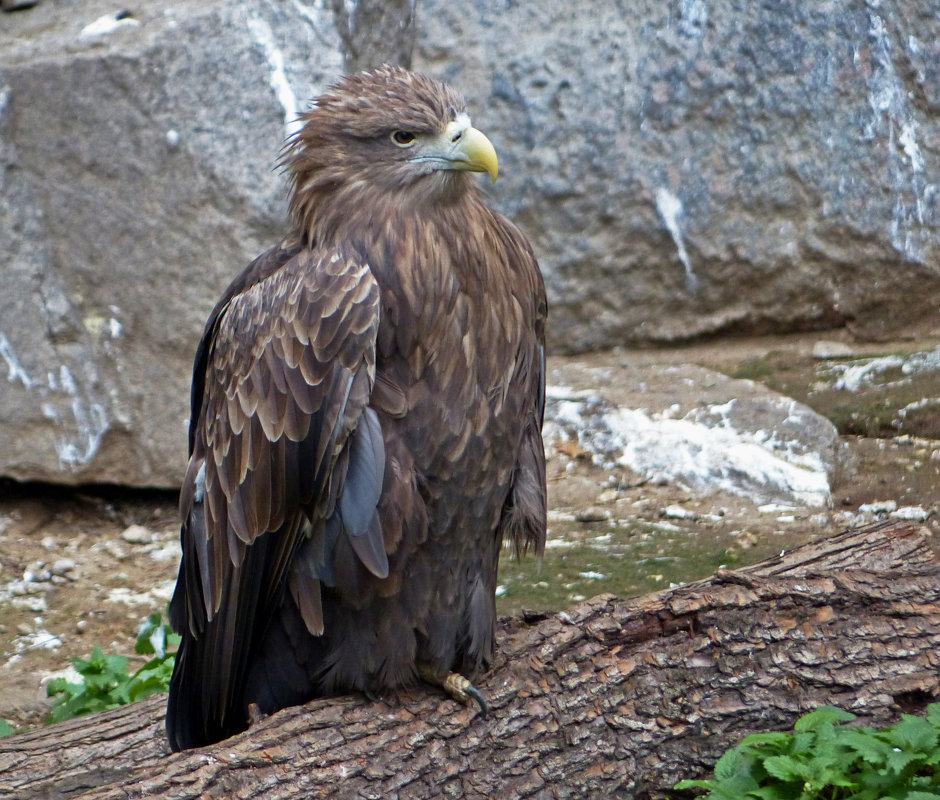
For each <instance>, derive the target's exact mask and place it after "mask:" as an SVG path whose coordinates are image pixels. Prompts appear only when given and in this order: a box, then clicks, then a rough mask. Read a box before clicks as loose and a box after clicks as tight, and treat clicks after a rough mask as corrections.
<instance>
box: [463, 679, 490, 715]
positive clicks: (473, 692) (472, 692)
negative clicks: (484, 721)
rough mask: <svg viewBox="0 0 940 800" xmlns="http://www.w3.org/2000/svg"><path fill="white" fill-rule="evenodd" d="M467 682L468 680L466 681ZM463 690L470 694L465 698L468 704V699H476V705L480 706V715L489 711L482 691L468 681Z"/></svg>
mask: <svg viewBox="0 0 940 800" xmlns="http://www.w3.org/2000/svg"><path fill="white" fill-rule="evenodd" d="M468 683H469V682H468ZM464 691H465V692H466V693H467V694H468V695H469V696H470V697H469V698H468V700H467V704H468V705H469V702H470V699H473V700H476V702H477V705H478V706H479V707H480V716H481V717H485V716H486V715H487V714H489V713H490V707H489V704H488V703H487V702H486V697H484V696H483V692H481V691H480V690H479V689H477V687H476V686H474V685H473V684H472V683H469V685H468V686H466V687H464Z"/></svg>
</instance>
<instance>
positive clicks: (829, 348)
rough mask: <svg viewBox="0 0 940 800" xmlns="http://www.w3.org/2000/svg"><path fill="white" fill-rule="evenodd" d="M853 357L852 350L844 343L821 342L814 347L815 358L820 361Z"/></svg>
mask: <svg viewBox="0 0 940 800" xmlns="http://www.w3.org/2000/svg"><path fill="white" fill-rule="evenodd" d="M853 355H854V353H853V351H852V348H851V347H849V346H848V345H847V344H845V343H844V342H831V341H826V340H820V341H818V342H816V344H814V345H813V358H818V359H820V360H824V359H828V358H851V357H852V356H853Z"/></svg>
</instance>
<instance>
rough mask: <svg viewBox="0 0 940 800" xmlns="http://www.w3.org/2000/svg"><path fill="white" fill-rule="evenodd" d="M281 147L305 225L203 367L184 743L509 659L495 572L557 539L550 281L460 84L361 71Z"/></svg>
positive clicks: (180, 627)
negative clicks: (501, 186)
mask: <svg viewBox="0 0 940 800" xmlns="http://www.w3.org/2000/svg"><path fill="white" fill-rule="evenodd" d="M300 120H301V123H302V124H301V126H300V128H299V129H298V131H297V132H296V133H295V134H294V135H293V136H292V137H290V138H288V140H287V142H286V143H285V146H284V150H283V151H282V156H281V162H280V163H281V165H282V167H283V168H284V170H285V171H286V173H287V175H288V178H289V184H290V190H289V191H290V196H289V200H290V205H289V207H290V216H291V220H292V226H291V232H290V234H289V235H288V236H287V238H285V239H284V240H283V241H281V242H280V244H278V245H277V246H275V247H273V248H272V249H270V250H268V251H267V252H265V253H263V254H262V255H261V256H259V257H258V258H257V259H255V260H254V261H253V262H252V263H251V264H250V265H249V266H248V267H247V268H246V269H245V270H244V271H243V272H242V273H241V274H240V275H239V276H238V277H237V278H235V279H234V280H233V281H232V283H231V284H230V285H229V287H228V288H227V289H226V290H225V292H224V294H223V295H222V298H221V299H220V300H219V302H218V303H217V304H216V306H215V308H214V309H213V310H212V313H211V314H210V316H209V319H208V321H207V323H206V326H205V330H204V333H203V336H202V339H201V341H200V343H199V346H198V349H197V352H196V356H195V364H194V368H193V380H192V394H191V409H190V410H191V418H190V425H189V462H188V467H187V469H186V473H185V476H184V480H183V484H182V488H181V490H180V517H181V520H182V528H181V535H180V540H181V545H182V559H181V563H180V570H179V575H178V578H177V583H176V589H175V592H174V594H173V598H172V600H171V603H170V620H171V623H172V625H173V627H174V628H175V629H176V631H177V632H178V633H179V634H180V635H181V643H180V646H179V650H178V652H177V656H176V663H175V667H174V671H173V677H172V681H171V684H170V693H169V700H168V704H167V716H166V727H167V733H168V738H169V742H170V745H171V747H172V748H173V749H174V750H182V749H186V748H191V747H197V746H201V745H205V744H210V743H212V742H216V741H220V740H222V739H224V738H227V737H229V736H231V735H233V734H235V733H237V732H239V731H241V730H244V729H246V728H247V727H248V726H249V723H250V722H251V721H252V720H254V719H257V718H258V716H264V715H267V714H270V713H273V712H274V711H276V710H278V709H280V708H284V707H287V706H291V705H298V704H301V703H304V702H306V701H308V700H310V699H312V698H315V697H323V696H330V695H335V694H340V693H349V692H361V693H363V694H365V695H366V696H367V697H375V696H376V694H377V693H381V692H384V691H387V690H390V689H393V688H395V687H399V686H404V685H409V684H418V683H420V682H425V683H427V684H431V685H435V686H439V687H442V688H443V689H445V690H446V691H448V692H449V693H450V694H451V695H452V696H453V697H455V698H457V699H458V700H462V701H463V702H465V703H471V702H472V701H473V700H476V701H477V702H478V703H479V704H480V706H481V709H482V711H483V713H485V712H486V702H485V698H484V697H483V696H482V694H481V693H480V692H478V691H477V690H476V688H475V687H474V686H473V684H472V681H473V680H474V679H475V678H477V677H478V676H479V675H480V674H481V673H482V672H483V671H485V670H486V669H487V667H488V665H489V663H490V662H491V659H492V656H493V650H494V636H495V619H496V616H495V590H496V580H497V564H498V560H499V554H500V551H501V548H502V546H503V543H504V542H506V543H508V544H511V545H512V546H514V548H515V549H516V551H517V553H519V554H521V553H524V552H525V551H527V550H530V549H531V550H534V551H535V552H536V553H537V554H539V555H541V552H542V551H543V548H544V544H545V526H546V500H545V454H544V449H543V444H542V434H541V427H542V417H543V409H544V402H545V388H544V387H545V322H546V314H547V304H546V297H545V288H544V284H543V281H542V276H541V273H540V271H539V267H538V263H537V261H536V258H535V255H534V253H533V250H532V247H531V245H530V244H529V242H528V241H527V239H526V237H525V236H524V235H523V234H522V233H521V232H520V230H519V229H518V228H517V227H516V226H515V225H514V224H513V223H511V222H510V221H509V220H507V219H506V218H504V217H503V216H501V215H499V214H497V213H495V212H493V211H492V210H490V209H489V208H488V207H487V206H486V204H485V203H484V201H483V195H482V192H481V189H480V187H479V186H478V179H477V177H476V176H475V175H474V173H484V172H485V173H488V174H489V176H490V177H491V179H492V180H493V181H495V180H496V175H497V156H496V152H495V150H494V148H493V145H492V144H491V143H490V141H489V139H487V137H486V136H485V135H484V134H483V133H481V132H480V131H479V130H477V129H476V128H474V127H473V126H472V125H471V121H470V117H469V115H468V113H467V107H466V104H465V102H464V100H463V99H462V97H461V96H460V95H459V94H458V93H457V92H455V91H454V90H453V89H451V88H450V87H449V86H447V85H445V84H443V83H441V82H439V81H437V80H435V79H432V78H429V77H426V76H423V75H419V74H416V73H413V72H411V71H408V70H405V69H403V68H399V67H388V66H385V67H382V68H379V69H376V70H373V71H369V72H363V73H358V74H355V75H350V76H346V77H344V78H342V79H341V80H339V82H337V83H336V84H335V85H333V86H331V87H330V88H329V89H327V91H326V92H325V93H324V94H323V95H322V96H320V97H319V98H317V99H316V100H314V102H313V103H312V105H311V108H310V110H309V111H308V112H307V113H305V114H304V115H302V116H301V118H300Z"/></svg>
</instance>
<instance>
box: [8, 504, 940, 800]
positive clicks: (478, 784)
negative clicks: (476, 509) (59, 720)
mask: <svg viewBox="0 0 940 800" xmlns="http://www.w3.org/2000/svg"><path fill="white" fill-rule="evenodd" d="M500 628H501V630H500V635H499V643H498V657H497V661H496V663H495V664H494V666H493V669H491V671H490V672H489V673H488V674H487V675H486V677H485V679H484V680H483V681H481V682H480V683H479V684H478V686H479V688H481V689H482V690H483V691H484V693H485V694H486V695H487V697H488V699H489V701H490V706H491V712H490V715H489V716H487V717H486V718H483V717H481V716H480V714H479V713H478V711H477V710H476V709H475V708H464V707H462V706H459V705H457V704H456V703H454V702H453V701H452V700H450V699H447V698H445V697H444V696H443V695H441V694H440V693H438V692H437V691H435V690H432V689H424V688H415V689H409V690H402V691H400V692H398V693H397V694H395V695H394V696H390V697H388V698H385V699H383V700H380V701H377V702H369V701H368V700H366V699H364V698H362V697H344V698H333V699H325V700H317V701H314V702H311V703H308V704H307V705H305V706H303V707H298V708H290V709H285V710H283V711H281V712H278V713H277V714H275V715H273V716H271V717H269V718H267V719H265V720H263V721H261V722H259V723H257V724H255V725H254V726H252V728H251V729H250V730H248V731H246V732H245V733H243V734H240V735H238V736H235V737H233V738H232V739H229V740H227V741H225V742H222V743H220V744H217V745H214V746H211V747H207V748H204V749H201V750H195V751H189V752H186V753H178V754H173V755H171V754H169V753H168V749H167V746H166V739H165V735H164V732H163V705H164V698H162V697H157V698H151V699H149V700H147V701H144V702H142V703H138V704H135V705H132V706H127V707H125V708H122V709H118V710H115V711H111V712H106V713H103V714H97V715H93V716H89V717H83V718H80V719H76V720H72V721H70V722H66V723H63V724H60V725H56V726H53V727H49V728H43V729H40V730H35V731H32V732H29V733H25V734H21V735H18V736H13V737H10V738H7V739H0V797H12V798H26V797H30V798H76V797H81V798H122V800H126V798H137V797H141V798H143V797H147V798H214V797H220V798H229V797H239V798H253V797H257V798H334V797H340V798H345V797H355V798H369V797H376V798H395V797H408V798H438V797H452V798H477V797H497V798H511V797H538V798H542V797H544V798H555V797H562V798H575V797H599V798H654V797H665V796H668V789H669V787H671V786H673V785H674V784H675V783H676V782H677V781H678V780H680V779H682V778H688V777H696V776H701V775H703V774H704V773H706V772H707V771H708V770H709V768H710V767H711V766H712V765H713V764H714V761H715V760H716V759H717V758H718V756H719V755H720V754H721V753H722V752H724V751H725V750H726V749H727V748H728V747H731V746H733V745H734V744H736V743H737V742H738V741H739V740H740V739H741V738H742V737H743V736H745V735H746V734H748V733H751V732H753V731H757V730H764V731H766V730H778V729H786V728H789V727H790V726H792V724H793V722H794V720H795V719H796V718H797V717H798V716H799V715H801V714H804V713H806V712H807V711H809V710H811V709H813V708H815V707H817V706H819V705H826V704H829V705H837V706H841V707H842V708H845V709H848V710H850V711H852V712H853V713H855V714H857V715H859V717H860V718H861V719H860V721H861V722H864V723H865V724H871V725H877V726H880V725H887V724H890V723H891V722H893V721H895V720H896V719H897V717H898V715H899V714H900V713H901V712H902V711H904V712H918V711H920V710H922V709H923V707H924V706H925V705H926V704H927V703H928V702H931V701H933V699H934V698H936V697H937V696H938V692H940V680H938V670H937V664H938V655H937V654H938V653H940V563H938V558H937V556H936V555H935V553H934V551H933V550H932V548H931V546H930V542H929V539H928V536H927V532H926V530H924V529H922V528H919V527H918V526H916V525H912V524H911V523H906V522H891V523H882V524H877V525H874V526H868V527H866V528H861V529H857V530H852V531H846V532H844V533H842V534H839V535H837V536H834V537H832V538H830V539H827V540H825V541H821V542H818V543H816V544H813V545H808V546H806V547H802V548H799V549H798V550H794V551H793V552H791V553H788V554H782V555H781V556H780V557H778V558H776V559H772V560H770V561H766V562H763V563H761V564H758V565H756V566H754V567H750V568H747V569H742V570H736V571H730V570H722V571H720V572H719V573H717V574H716V575H715V576H714V577H712V578H710V579H708V580H704V581H699V582H696V583H693V584H688V585H686V586H682V587H679V588H675V589H670V590H667V591H661V592H657V593H655V594H650V595H646V596H644V597H639V598H634V599H630V600H621V599H617V598H615V597H612V596H610V595H603V596H600V597H596V598H594V599H592V600H589V601H587V602H585V603H582V604H580V605H578V606H576V607H575V608H573V609H570V610H569V611H567V612H562V613H559V614H549V615H541V614H529V615H526V616H525V617H524V618H523V619H521V620H518V619H513V620H503V621H501V622H500Z"/></svg>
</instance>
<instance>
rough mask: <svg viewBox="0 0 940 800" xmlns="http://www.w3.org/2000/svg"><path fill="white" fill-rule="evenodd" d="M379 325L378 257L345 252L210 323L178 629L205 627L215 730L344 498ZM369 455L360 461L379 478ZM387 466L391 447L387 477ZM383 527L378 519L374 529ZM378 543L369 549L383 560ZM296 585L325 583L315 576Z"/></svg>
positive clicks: (202, 643) (312, 262) (305, 262)
mask: <svg viewBox="0 0 940 800" xmlns="http://www.w3.org/2000/svg"><path fill="white" fill-rule="evenodd" d="M378 323H379V290H378V285H377V283H376V282H375V279H374V277H373V276H372V273H371V272H370V270H369V268H368V267H367V266H365V265H363V264H360V263H358V262H357V261H356V260H354V259H351V258H346V257H344V256H343V255H342V254H340V253H337V252H334V253H328V254H326V255H323V254H321V255H320V256H318V255H317V254H316V253H315V252H310V251H302V252H299V253H297V254H294V255H293V256H292V257H290V258H288V259H286V260H285V261H284V263H283V264H282V266H281V268H280V269H276V270H272V271H270V272H269V273H268V274H266V275H265V276H264V277H263V278H262V279H260V280H259V281H257V282H256V283H254V284H252V285H249V286H247V287H246V288H244V290H243V291H241V292H240V293H238V294H235V295H234V296H233V297H231V298H230V299H229V300H228V302H227V303H225V304H224V305H223V306H221V307H220V309H219V311H218V317H217V319H216V320H215V322H214V324H212V325H211V326H209V327H208V328H207V333H206V336H207V337H209V341H208V342H206V341H205V340H204V341H203V343H202V344H201V345H200V355H199V358H198V359H197V368H198V367H199V365H200V363H203V364H205V367H204V373H203V374H202V375H201V376H200V378H199V381H198V383H199V387H200V391H201V393H202V397H201V402H200V403H199V404H198V405H197V403H196V398H195V397H194V408H197V407H198V408H199V420H198V423H197V424H196V425H194V426H193V437H192V441H193V449H192V453H191V461H190V468H189V470H188V471H187V482H188V483H189V484H190V485H187V486H184V489H183V492H182V493H181V515H182V518H183V521H184V523H183V531H182V541H183V565H182V567H181V580H180V582H179V583H178V586H177V592H176V595H174V599H173V604H172V605H173V609H172V616H173V620H174V624H176V625H178V627H180V629H181V630H182V629H186V630H187V631H188V632H189V633H190V635H191V636H192V639H191V641H190V645H189V647H190V653H189V654H188V655H187V659H188V660H189V665H188V666H187V670H192V671H193V674H198V675H200V676H201V677H200V679H199V680H200V682H201V688H199V689H198V690H197V691H200V692H204V693H207V694H209V695H211V697H209V696H207V697H206V702H205V704H204V705H203V709H204V715H205V716H206V717H207V719H205V720H204V724H205V725H206V726H211V725H215V724H219V723H220V722H224V720H220V718H219V715H221V716H222V717H224V715H225V713H226V711H225V710H226V709H234V708H237V706H238V703H237V702H234V703H233V702H232V701H233V699H234V700H236V701H237V698H236V697H235V694H237V692H239V691H241V689H240V688H239V687H241V686H242V684H243V677H244V670H245V669H246V663H247V662H246V658H247V655H243V653H247V652H248V651H250V650H251V649H252V647H253V646H256V644H257V641H258V640H259V637H260V635H261V634H260V631H262V630H263V629H264V627H265V626H266V624H267V619H268V617H269V616H270V614H271V613H272V611H273V608H274V607H275V606H276V604H277V602H279V599H280V597H281V596H282V595H283V592H284V591H285V590H287V589H288V583H289V581H288V575H289V573H290V570H291V563H292V559H293V557H294V555H295V553H296V551H297V548H298V546H299V544H300V542H301V540H302V538H303V536H304V535H305V533H306V534H309V532H310V526H309V524H308V523H304V522H303V520H304V519H310V518H314V517H316V515H317V510H318V509H319V508H321V507H322V506H324V504H326V503H327V502H328V501H329V502H331V503H333V504H335V503H336V498H335V497H334V498H333V499H332V500H329V495H330V494H331V493H334V492H333V490H331V488H330V487H331V486H332V485H333V484H334V483H335V482H336V481H335V479H334V476H332V470H333V468H334V466H335V464H336V462H337V457H338V455H339V454H340V452H341V451H342V450H343V448H344V447H346V445H347V440H348V439H349V438H350V437H351V436H352V435H353V432H354V431H355V429H356V426H357V425H358V424H359V421H360V418H361V417H362V415H363V412H364V410H365V407H366V404H367V402H368V398H369V393H370V391H371V387H372V385H373V383H374V376H375V341H376V331H377V329H378ZM196 383H197V381H196V380H195V379H194V385H195V384H196ZM354 387H360V388H358V389H356V390H355V391H354ZM370 413H371V414H372V416H374V412H370ZM364 427H365V429H367V430H368V431H369V434H368V435H367V436H366V439H367V441H366V446H367V447H371V445H372V441H373V440H372V438H371V437H372V436H373V435H377V436H378V441H379V449H381V429H380V428H378V430H377V433H376V431H375V430H374V428H377V427H378V423H377V420H376V421H375V426H373V425H372V421H371V418H370V422H368V423H367V424H366V425H365V426H364ZM359 449H362V447H359ZM372 449H373V450H374V448H372ZM372 457H373V460H375V459H376V456H375V455H374V453H373V456H372ZM347 460H348V457H347ZM360 460H361V459H358V458H357V459H354V463H356V464H357V470H358V471H359V472H362V473H363V474H365V475H367V476H368V475H370V474H371V473H370V472H369V469H367V468H365V465H364V464H361V463H360ZM382 470H384V453H382V461H381V467H380V473H379V477H378V483H379V486H381V481H382V474H381V471H382ZM197 476H198V484H199V485H198V486H196V485H195V483H196V477H197ZM338 482H339V484H340V485H341V484H342V483H343V478H342V477H340V478H339V481H338ZM354 484H355V485H356V486H360V487H368V486H369V484H370V480H367V479H362V478H355V479H354ZM363 492H364V493H365V496H366V497H367V498H368V499H370V500H371V499H372V494H371V493H369V492H368V491H367V490H365V489H360V490H359V493H360V494H363ZM375 502H377V499H376V500H375ZM374 504H375V503H373V509H374ZM321 527H322V525H321ZM369 530H370V528H369V526H368V524H366V529H365V531H364V535H366V536H367V535H368V531H369ZM379 541H381V531H379ZM321 544H322V543H321ZM373 549H374V548H367V549H366V552H367V554H369V555H371V556H372V558H373V561H374V562H375V561H377V562H378V567H379V568H380V567H381V557H378V556H376V555H375V554H374V553H373ZM382 556H384V551H383V553H382ZM385 569H386V571H387V562H386V565H385ZM290 583H291V584H293V585H292V586H291V587H289V588H290V589H292V590H295V589H298V588H303V590H304V591H312V590H313V589H316V590H317V592H318V591H319V582H318V579H317V578H316V576H315V575H311V574H307V575H305V576H300V577H299V578H292V579H291V580H290ZM292 593H293V592H292ZM301 600H302V601H303V605H302V606H301V611H302V613H303V614H304V617H305V620H306V619H307V617H309V618H310V622H309V624H310V625H311V627H312V628H317V627H319V628H320V630H322V624H323V623H322V611H321V610H320V601H319V595H317V596H316V597H313V596H306V595H304V596H303V597H301ZM194 665H195V666H194ZM180 680H182V678H180ZM228 713H232V711H229V712H228ZM209 717H212V719H209Z"/></svg>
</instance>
